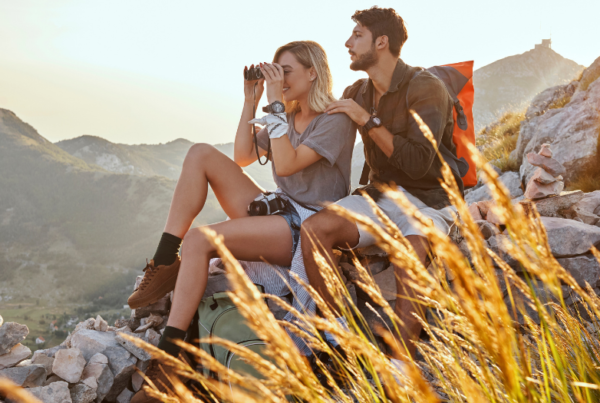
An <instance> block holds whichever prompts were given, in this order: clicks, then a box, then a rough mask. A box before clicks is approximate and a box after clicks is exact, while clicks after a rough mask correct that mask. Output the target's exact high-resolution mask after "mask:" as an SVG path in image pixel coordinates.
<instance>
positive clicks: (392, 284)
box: [373, 265, 398, 301]
mask: <svg viewBox="0 0 600 403" xmlns="http://www.w3.org/2000/svg"><path fill="white" fill-rule="evenodd" d="M373 279H374V280H375V283H377V285H378V286H379V289H380V290H381V295H383V298H385V300H386V301H395V300H396V297H397V294H398V291H397V289H396V274H395V272H394V266H393V265H389V267H388V268H387V269H385V270H384V271H382V272H380V273H378V274H376V275H374V276H373Z"/></svg>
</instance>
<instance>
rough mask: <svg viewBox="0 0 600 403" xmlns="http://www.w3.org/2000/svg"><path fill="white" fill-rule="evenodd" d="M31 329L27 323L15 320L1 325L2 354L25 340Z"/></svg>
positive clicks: (0, 344)
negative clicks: (22, 323)
mask: <svg viewBox="0 0 600 403" xmlns="http://www.w3.org/2000/svg"><path fill="white" fill-rule="evenodd" d="M28 334H29V329H28V328H27V326H25V325H21V324H18V323H15V322H6V323H4V324H3V325H2V326H0V355H4V354H8V352H9V351H10V350H11V349H12V348H13V347H14V346H16V345H17V344H19V343H20V342H22V341H23V340H25V337H27V335H28Z"/></svg>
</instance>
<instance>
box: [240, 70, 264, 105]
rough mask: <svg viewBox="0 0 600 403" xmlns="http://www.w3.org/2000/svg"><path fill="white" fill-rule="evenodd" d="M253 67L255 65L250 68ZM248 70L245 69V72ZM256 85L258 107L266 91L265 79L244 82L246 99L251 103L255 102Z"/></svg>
mask: <svg viewBox="0 0 600 403" xmlns="http://www.w3.org/2000/svg"><path fill="white" fill-rule="evenodd" d="M253 67H254V65H251V66H250V68H253ZM247 69H248V68H247V67H244V71H246V70H247ZM254 84H256V105H258V101H260V97H262V94H263V91H264V90H265V79H264V78H261V79H260V80H252V81H248V80H244V98H245V99H246V101H249V102H252V101H254Z"/></svg>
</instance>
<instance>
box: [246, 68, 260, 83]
mask: <svg viewBox="0 0 600 403" xmlns="http://www.w3.org/2000/svg"><path fill="white" fill-rule="evenodd" d="M261 78H264V76H263V73H262V71H260V67H250V68H249V69H247V70H244V80H246V81H253V80H260V79H261Z"/></svg>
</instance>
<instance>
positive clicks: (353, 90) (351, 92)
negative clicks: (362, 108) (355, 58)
mask: <svg viewBox="0 0 600 403" xmlns="http://www.w3.org/2000/svg"><path fill="white" fill-rule="evenodd" d="M365 81H367V79H366V78H361V79H360V80H357V81H356V82H355V83H354V84H352V85H349V86H348V87H346V89H345V90H344V94H343V95H342V98H343V99H350V98H352V99H354V98H356V94H357V93H358V90H359V89H360V87H362V85H363V84H364V83H365Z"/></svg>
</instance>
